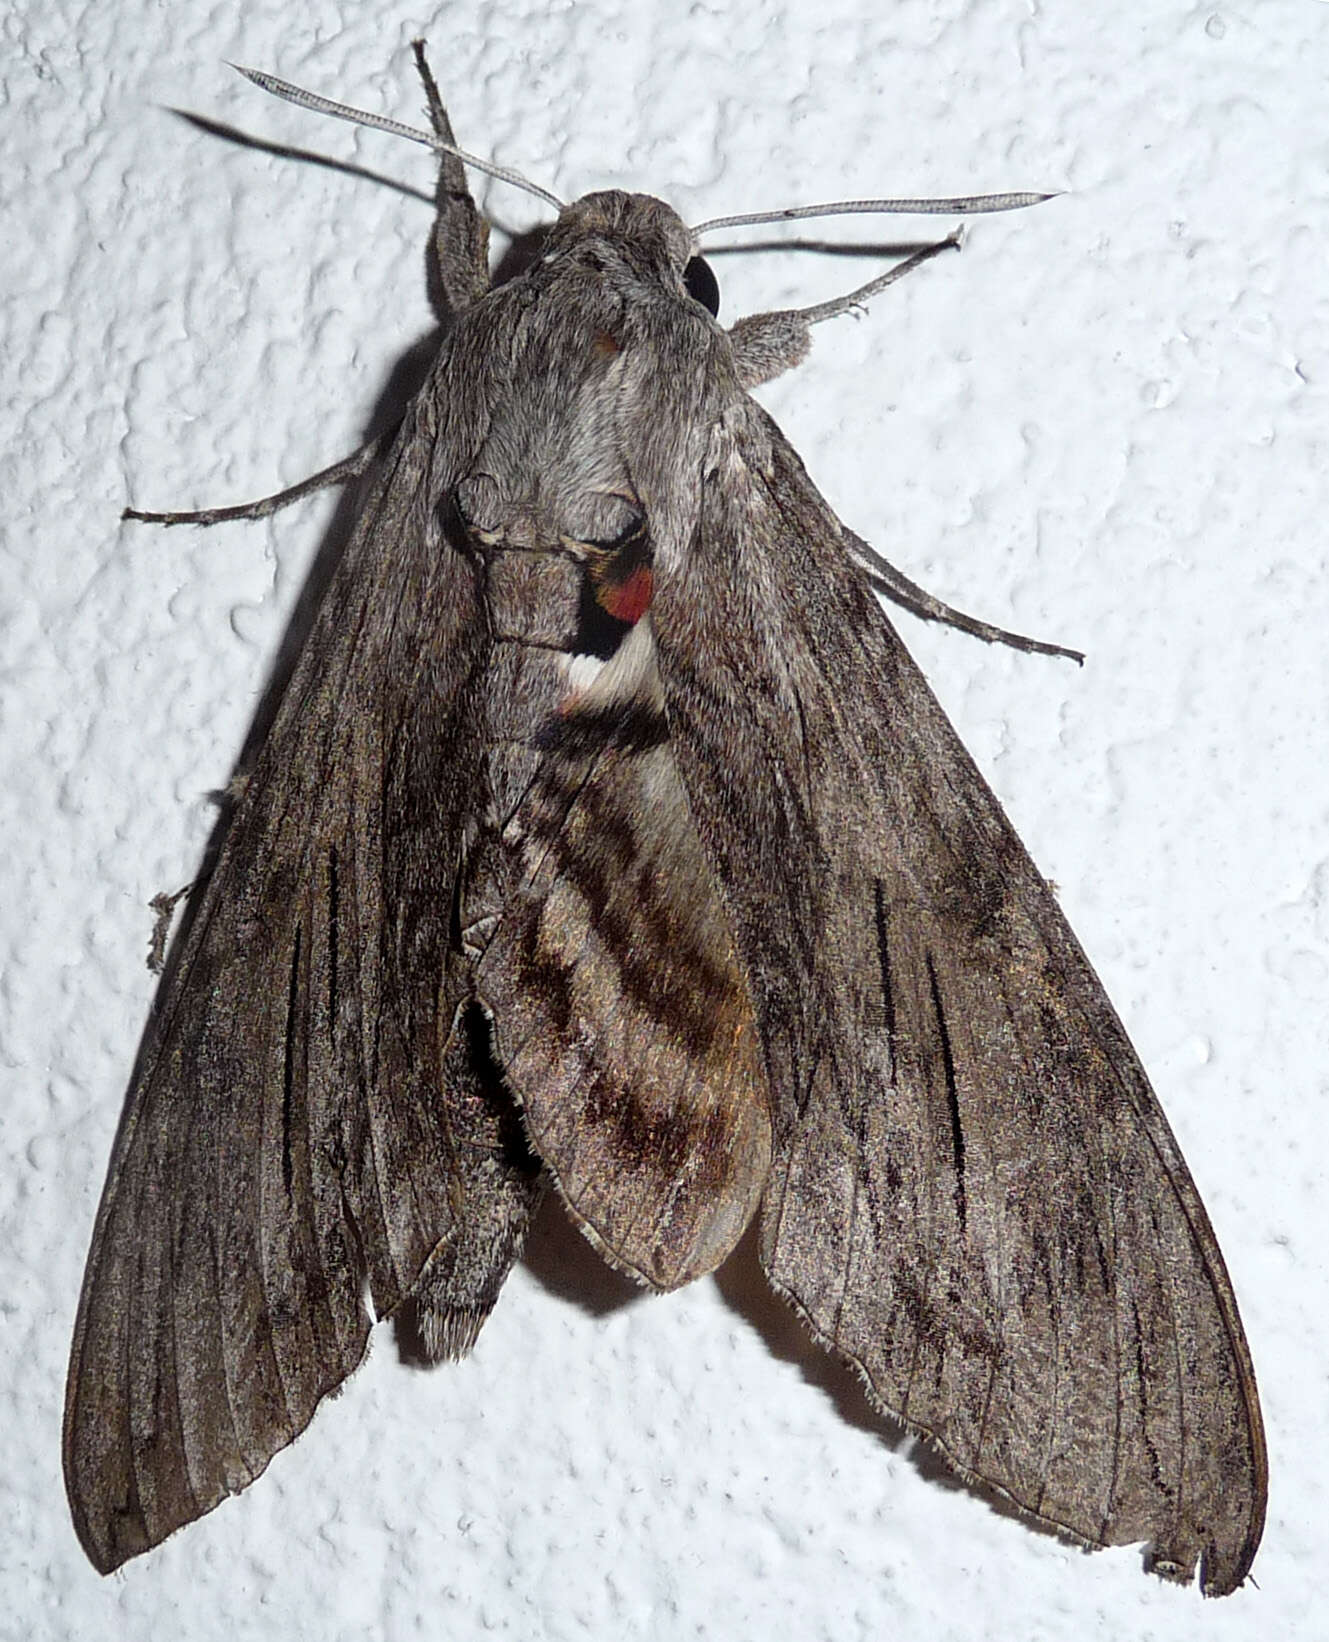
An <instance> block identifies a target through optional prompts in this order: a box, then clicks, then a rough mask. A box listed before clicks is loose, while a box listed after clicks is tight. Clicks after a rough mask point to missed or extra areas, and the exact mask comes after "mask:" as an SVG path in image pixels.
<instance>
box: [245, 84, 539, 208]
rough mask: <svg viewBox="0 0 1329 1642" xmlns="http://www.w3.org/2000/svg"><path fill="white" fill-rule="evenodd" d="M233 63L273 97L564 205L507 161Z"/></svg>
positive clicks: (537, 197)
mask: <svg viewBox="0 0 1329 1642" xmlns="http://www.w3.org/2000/svg"><path fill="white" fill-rule="evenodd" d="M230 67H231V68H233V69H234V70H235V71H236V73H237V74H243V75H244V77H245V79H246V80H252V81H253V83H254V84H255V85H256V86H259V87H261V89H262V90H264V91H270V92H271V93H272V95H273V96H274V97H281V98H282V99H283V100H284V101H286V102H288V103H294V104H295V105H296V107H297V108H308V109H310V110H312V111H313V112H314V113H315V114H331V115H332V117H333V118H334V119H336V120H349V121H350V123H351V124H352V125H363V126H368V127H369V129H370V130H371V131H386V132H387V133H388V135H389V136H392V137H405V138H406V139H407V140H408V141H410V142H413V143H423V144H424V146H425V147H426V148H432V149H433V150H434V152H435V153H436V154H452V155H454V156H455V157H456V158H457V159H459V160H460V161H461V162H462V164H463V165H472V166H474V167H475V169H476V170H477V171H483V172H485V173H486V175H488V176H490V177H496V178H497V179H498V180H499V182H507V183H511V184H512V186H513V187H514V188H523V189H525V190H526V192H527V193H528V194H534V195H535V197H536V199H538V200H543V201H544V202H545V204H546V205H552V206H553V208H554V209H555V211H561V210H562V209H563V201H562V200H561V199H559V197H558V195H557V194H551V193H550V192H549V190H548V189H547V188H541V187H540V185H539V183H536V182H531V181H529V180H528V179H527V178H526V177H523V176H522V174H521V172H520V171H513V170H511V169H510V168H509V167H508V166H506V165H497V164H495V162H494V161H493V160H482V159H481V158H480V157H479V156H478V155H477V154H468V153H467V152H466V151H465V149H462V148H457V147H454V145H453V144H452V143H445V142H444V141H442V139H441V138H439V137H436V136H435V135H434V134H433V132H432V131H417V130H416V129H415V127H414V126H410V125H403V124H402V122H401V121H400V120H390V119H388V117H387V116H386V115H385V114H366V113H365V112H364V111H363V110H362V109H359V108H351V107H349V106H348V105H347V104H346V103H334V102H333V101H332V99H331V98H330V97H320V96H319V95H318V93H317V92H314V91H304V90H302V89H301V88H300V87H299V86H293V85H291V84H290V83H289V82H288V81H286V80H279V79H278V78H277V76H276V75H275V74H267V73H265V72H264V71H263V70H262V69H261V68H244V67H243V66H242V65H241V64H239V63H232V64H230Z"/></svg>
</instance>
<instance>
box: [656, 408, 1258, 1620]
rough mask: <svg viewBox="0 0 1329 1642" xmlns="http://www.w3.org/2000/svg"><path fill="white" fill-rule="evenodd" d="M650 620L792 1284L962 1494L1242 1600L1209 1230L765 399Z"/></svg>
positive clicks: (717, 456)
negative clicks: (724, 932)
mask: <svg viewBox="0 0 1329 1642" xmlns="http://www.w3.org/2000/svg"><path fill="white" fill-rule="evenodd" d="M679 516H680V518H681V519H682V520H683V522H684V524H685V525H686V524H687V522H688V521H687V518H686V514H685V512H684V511H682V510H681V509H680V514H679ZM652 616H653V620H654V624H655V628H656V635H657V642H658V651H659V670H660V677H661V681H662V686H663V693H664V701H665V710H666V715H667V719H668V723H669V728H670V735H671V743H672V747H673V750H674V755H675V757H676V759H677V761H678V767H679V770H680V772H681V775H682V778H683V784H684V787H685V789H686V793H687V798H688V804H689V807H690V810H691V813H692V815H693V817H694V818H695V821H696V824H697V827H698V829H699V831H700V835H701V839H702V842H703V845H704V849H705V853H706V856H707V859H708V861H709V862H710V864H711V866H712V868H713V871H714V873H715V876H716V878H717V880H718V881H719V883H720V886H721V889H722V893H723V897H724V900H725V902H726V903H727V905H728V908H729V910H730V913H731V915H732V918H733V925H734V929H735V939H736V945H737V948H738V952H739V954H740V957H741V959H742V962H743V965H744V968H745V971H746V974H747V978H748V982H749V985H750V987H751V991H752V997H753V1002H754V1005H755V1009H756V1014H757V1019H758V1022H759V1026H760V1030H761V1034H762V1040H763V1044H764V1049H765V1055H766V1062H767V1066H768V1069H769V1074H770V1078H771V1084H772V1097H773V1101H774V1107H775V1136H774V1157H775V1161H774V1164H773V1168H772V1175H771V1181H770V1185H769V1188H768V1190H767V1192H766V1195H765V1199H764V1202H763V1208H762V1241H761V1257H762V1260H763V1263H764V1265H765V1267H766V1270H767V1273H768V1275H769V1277H770V1279H771V1282H772V1283H773V1284H774V1286H775V1287H776V1289H778V1290H779V1291H780V1292H781V1293H782V1294H784V1295H785V1296H786V1297H787V1298H788V1299H789V1300H791V1301H792V1303H793V1304H794V1305H795V1307H796V1308H797V1310H798V1311H799V1312H800V1313H801V1314H802V1315H803V1317H804V1318H805V1319H806V1320H807V1322H808V1323H809V1325H810V1326H811V1328H812V1330H813V1331H814V1333H815V1334H816V1336H817V1338H818V1339H819V1340H821V1341H822V1342H823V1344H825V1345H826V1346H828V1347H829V1348H831V1349H833V1350H835V1351H836V1352H838V1353H839V1354H840V1355H841V1356H843V1357H844V1358H846V1359H847V1360H848V1361H850V1362H851V1363H853V1364H855V1365H856V1366H857V1367H858V1368H859V1369H860V1370H861V1371H862V1373H863V1374H864V1375H865V1377H866V1379H867V1381H868V1383H869V1385H870V1387H871V1388H872V1391H873V1394H874V1395H875V1397H876V1398H877V1399H878V1400H879V1401H880V1402H881V1404H882V1405H883V1406H884V1407H885V1408H886V1409H887V1410H889V1411H890V1412H891V1413H892V1414H894V1415H896V1416H897V1417H899V1418H900V1419H902V1420H903V1421H905V1422H906V1423H907V1424H908V1425H909V1426H910V1427H911V1428H912V1429H914V1430H916V1431H921V1432H924V1433H926V1434H927V1435H928V1436H929V1437H931V1438H932V1439H933V1440H934V1441H935V1442H936V1443H937V1445H938V1446H939V1447H940V1448H941V1450H942V1451H943V1452H944V1453H945V1454H946V1456H947V1457H948V1458H949V1459H950V1461H951V1462H952V1463H953V1464H954V1466H955V1467H956V1469H957V1470H958V1471H960V1472H961V1473H962V1474H964V1475H965V1476H968V1477H971V1478H979V1479H982V1480H983V1481H984V1482H986V1483H988V1484H991V1485H993V1486H994V1487H996V1488H997V1489H999V1490H1000V1491H1001V1492H1003V1493H1004V1494H1005V1495H1007V1496H1008V1497H1009V1498H1010V1499H1011V1500H1012V1501H1014V1502H1015V1503H1016V1504H1017V1505H1018V1506H1020V1507H1021V1508H1022V1509H1023V1510H1025V1511H1027V1512H1029V1513H1031V1514H1032V1515H1034V1516H1036V1517H1038V1518H1040V1519H1042V1520H1043V1521H1044V1522H1046V1523H1049V1524H1051V1525H1054V1526H1055V1527H1057V1528H1059V1529H1062V1530H1065V1531H1067V1532H1068V1533H1070V1534H1072V1535H1074V1536H1076V1537H1077V1538H1079V1539H1081V1540H1084V1541H1087V1542H1090V1543H1100V1544H1117V1543H1123V1542H1130V1541H1138V1540H1150V1541H1152V1542H1153V1546H1154V1558H1155V1566H1156V1567H1159V1568H1160V1569H1161V1570H1162V1571H1166V1572H1173V1573H1175V1574H1177V1575H1179V1576H1181V1577H1189V1576H1190V1574H1191V1573H1192V1571H1193V1570H1194V1567H1195V1563H1196V1560H1197V1558H1202V1559H1203V1562H1202V1571H1201V1577H1202V1580H1203V1582H1204V1585H1205V1588H1206V1590H1208V1591H1210V1592H1213V1593H1220V1592H1224V1591H1228V1590H1231V1589H1232V1588H1234V1587H1235V1586H1236V1585H1237V1584H1238V1583H1240V1581H1241V1579H1242V1578H1243V1577H1244V1575H1245V1573H1246V1571H1247V1569H1248V1568H1249V1566H1250V1562H1251V1559H1252V1557H1253V1555H1254V1551H1255V1547H1256V1545H1257V1543H1258V1540H1259V1536H1260V1530H1261V1525H1262V1521H1263V1511H1264V1490H1265V1456H1264V1447H1263V1436H1262V1430H1261V1422H1260V1414H1259V1408H1258V1403H1257V1400H1256V1393H1255V1385H1254V1379H1253V1375H1252V1370H1251V1364H1250V1359H1249V1355H1248V1353H1247V1348H1246V1343H1245V1340H1244V1338H1243V1335H1242V1330H1241V1324H1240V1321H1239V1319H1238V1315H1237V1309H1236V1304H1235V1301H1234V1298H1233V1295H1232V1291H1231V1288H1230V1285H1229V1282H1228V1277H1227V1274H1226V1272H1225V1270H1224V1266H1223V1261H1222V1257H1221V1255H1220V1253H1219V1250H1218V1247H1217V1244H1216V1242H1215V1239H1214V1236H1213V1232H1212V1230H1211V1229H1210V1226H1209V1222H1208V1219H1207V1217H1206V1215H1205V1211H1204V1209H1203V1207H1202V1205H1201V1203H1200V1200H1199V1197H1198V1195H1197V1193H1196V1190H1195V1187H1194V1185H1193V1183H1192V1181H1191V1178H1190V1175H1189V1174H1188V1172H1187V1169H1186V1166H1185V1163H1184V1162H1183V1160H1182V1158H1181V1155H1180V1153H1179V1151H1178V1148H1177V1145H1176V1142H1175V1141H1174V1139H1173V1137H1172V1134H1171V1132H1170V1131H1169V1129H1168V1126H1167V1123H1166V1121H1165V1119H1164V1117H1163V1114H1162V1112H1161V1110H1160V1108H1159V1106H1158V1103H1157V1100H1156V1098H1155V1096H1154V1094H1153V1092H1152V1090H1151V1089H1150V1087H1149V1084H1148V1081H1147V1079H1146V1077H1145V1074H1144V1071H1143V1069H1142V1068H1141V1066H1140V1063H1139V1061H1138V1059H1137V1058H1136V1056H1135V1054H1134V1051H1133V1050H1132V1048H1131V1046H1130V1044H1129V1042H1128V1040H1127V1038H1126V1036H1125V1033H1124V1031H1123V1029H1122V1027H1121V1024H1120V1022H1119V1021H1118V1019H1117V1016H1116V1015H1115V1013H1114V1012H1113V1010H1112V1007H1111V1005H1110V1004H1109V1002H1108V1000H1107V998H1106V997H1105V995H1104V993H1103V991H1102V988H1101V985H1100V983H1099V982H1098V980H1097V978H1096V977H1095V975H1094V973H1093V971H1092V969H1091V968H1090V966H1089V964H1088V962H1087V960H1086V959H1085V957H1084V955H1083V953H1082V952H1081V950H1080V947H1079V946H1078V944H1077V943H1076V941H1075V938H1074V936H1073V935H1072V934H1071V932H1070V930H1069V928H1068V927H1067V925H1066V922H1065V920H1064V919H1063V917H1062V915H1061V913H1060V911H1059V910H1058V907H1057V904H1056V902H1055V900H1054V898H1053V896H1052V895H1051V893H1050V892H1049V890H1048V887H1047V885H1046V884H1045V882H1044V880H1043V879H1042V878H1041V877H1040V876H1039V874H1038V872H1037V870H1036V869H1035V867H1034V866H1033V864H1032V862H1031V861H1030V860H1029V857H1028V856H1027V854H1026V853H1025V851H1024V849H1023V847H1022V846H1021V844H1020V842H1019V840H1018V839H1017V838H1016V836H1015V834H1014V832H1013V831H1012V829H1011V826H1010V824H1009V822H1008V821H1007V820H1006V817H1005V816H1004V814H1003V813H1002V811H1001V808H1000V806H999V805H998V804H997V801H996V800H995V798H994V797H993V795H992V793H991V792H990V790H989V789H988V787H987V786H986V784H985V783H984V781H983V780H982V778H981V776H980V775H979V774H978V772H977V770H976V769H975V767H974V765H973V763H972V761H971V760H970V758H969V757H968V755H967V754H966V753H965V751H964V749H963V747H962V746H961V744H960V742H959V740H958V738H957V737H956V735H955V733H954V731H953V730H952V729H951V727H950V725H949V723H948V722H947V720H946V718H945V716H944V715H943V714H942V712H941V710H940V708H939V707H938V705H937V703H936V701H935V699H934V698H933V696H932V695H931V693H930V692H929V690H928V688H927V686H926V684H925V683H924V681H923V679H922V677H921V675H920V674H919V672H918V670H917V668H916V667H915V666H914V664H913V662H912V661H911V660H910V658H909V656H908V655H907V653H906V652H905V650H904V648H903V646H902V645H901V644H900V641H899V639H898V638H897V637H896V635H895V633H894V631H893V630H892V628H891V627H890V625H889V623H888V622H887V621H886V619H885V617H884V616H883V614H882V612H881V610H880V609H879V607H878V605H877V603H876V601H875V600H874V599H873V597H872V596H871V594H870V592H869V590H868V587H867V584H866V582H865V581H864V580H863V578H862V577H861V576H860V575H859V574H858V572H857V571H856V570H855V569H853V567H852V566H851V565H850V564H849V563H848V561H847V558H846V556H845V554H844V552H843V550H842V547H841V544H840V540H839V526H838V524H837V522H836V521H835V519H834V518H833V516H832V515H831V513H830V512H829V510H828V509H827V508H826V506H825V504H824V502H823V501H822V500H821V498H820V497H819V496H818V495H817V493H816V491H815V490H814V489H813V487H812V485H811V483H810V482H809V480H808V479H807V476H806V474H805V473H804V471H803V469H802V466H801V464H800V463H799V461H798V458H797V456H796V455H795V454H794V452H793V451H792V450H791V449H790V448H789V446H788V445H787V443H786V442H785V441H784V440H783V438H782V437H781V436H780V434H779V433H778V431H777V430H776V429H775V428H774V426H773V424H771V423H769V421H768V420H766V419H765V418H764V417H763V416H762V413H761V412H760V411H758V410H757V409H756V407H755V406H753V405H752V404H751V403H750V402H748V401H739V400H736V401H735V402H734V403H733V404H732V405H731V406H730V408H729V409H728V410H727V411H725V412H724V413H723V414H722V415H720V416H719V417H718V418H717V419H715V420H714V422H713V424H712V431H711V437H710V445H709V449H708V450H707V452H706V454H705V457H704V460H703V464H702V472H701V475H700V505H699V510H698V511H696V512H694V515H693V523H692V534H691V535H690V536H681V537H679V538H678V539H677V540H675V541H672V542H671V541H664V542H661V543H658V544H657V557H656V596H655V602H654V605H653V608H652Z"/></svg>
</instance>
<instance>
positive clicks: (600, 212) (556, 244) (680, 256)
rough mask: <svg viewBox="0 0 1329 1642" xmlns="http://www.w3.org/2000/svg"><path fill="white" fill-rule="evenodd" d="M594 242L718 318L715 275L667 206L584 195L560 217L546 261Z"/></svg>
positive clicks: (618, 195)
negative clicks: (615, 249)
mask: <svg viewBox="0 0 1329 1642" xmlns="http://www.w3.org/2000/svg"><path fill="white" fill-rule="evenodd" d="M591 239H598V240H608V241H610V242H611V243H613V244H614V245H616V246H617V247H618V248H619V250H620V252H621V253H622V254H623V255H624V257H625V259H626V260H627V262H628V263H629V265H630V266H631V267H632V268H633V269H634V271H637V272H640V273H655V274H657V275H659V276H662V277H663V278H664V279H665V280H666V281H667V283H669V284H671V285H672V286H673V287H674V288H675V289H676V290H678V291H679V292H680V293H681V294H682V295H684V296H687V297H689V298H690V299H691V300H692V301H694V302H699V303H700V304H701V306H702V307H703V308H705V309H706V311H707V312H708V313H709V314H711V316H712V317H714V316H715V314H716V313H718V311H719V307H720V288H719V285H718V284H717V283H716V279H715V275H714V274H713V273H712V272H711V269H710V267H709V266H708V265H707V263H706V262H705V261H704V260H703V259H702V257H701V256H700V255H699V254H698V251H697V242H696V238H695V236H694V235H693V233H692V230H691V229H690V228H689V227H688V225H687V224H686V223H685V222H684V221H683V219H682V218H681V217H680V216H679V214H678V212H677V211H675V210H674V209H673V207H672V206H668V205H666V204H665V202H664V201H663V200H658V199H656V198H655V197H654V196H653V195H651V194H627V193H623V192H622V191H620V190H618V189H606V190H604V191H603V192H600V193H596V194H584V195H583V196H582V198H581V199H579V200H574V201H573V202H572V204H571V205H568V206H565V207H564V208H563V210H562V211H561V212H560V213H559V218H558V221H557V222H556V223H555V224H554V226H553V228H552V229H551V230H550V233H549V238H548V240H547V241H546V250H545V255H546V257H556V256H558V255H560V254H561V253H563V252H566V251H569V250H572V249H573V248H574V247H576V246H578V245H582V244H584V243H585V242H586V241H587V240H591Z"/></svg>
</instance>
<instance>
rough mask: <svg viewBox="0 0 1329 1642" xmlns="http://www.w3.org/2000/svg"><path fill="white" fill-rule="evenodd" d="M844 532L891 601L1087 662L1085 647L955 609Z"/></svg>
mask: <svg viewBox="0 0 1329 1642" xmlns="http://www.w3.org/2000/svg"><path fill="white" fill-rule="evenodd" d="M842 528H843V527H842ZM844 536H845V543H846V545H847V547H848V548H849V556H850V557H851V558H852V559H853V560H854V562H855V563H856V564H857V565H858V567H859V569H860V570H862V571H863V572H864V574H865V575H866V576H867V578H868V580H869V581H870V582H871V583H872V585H873V586H874V587H875V588H876V589H877V591H878V592H879V593H884V594H885V595H886V597H887V598H888V599H889V600H890V601H891V603H892V604H898V605H899V606H900V608H901V609H902V610H908V611H909V612H910V614H911V615H914V616H918V617H920V618H921V619H922V620H923V621H939V622H944V623H945V624H946V626H947V627H954V628H956V629H957V630H958V631H959V632H961V633H969V634H971V635H972V636H973V637H974V638H976V639H983V640H984V641H985V642H986V643H988V644H1006V645H1009V646H1010V648H1011V649H1012V650H1024V651H1025V652H1027V653H1028V654H1030V655H1038V656H1065V657H1066V659H1067V660H1068V661H1074V662H1078V663H1079V665H1080V666H1081V667H1083V666H1084V654H1083V652H1082V651H1079V650H1068V649H1066V648H1065V647H1064V646H1063V645H1060V644H1048V643H1046V642H1045V641H1044V640H1042V639H1030V638H1025V637H1024V635H1023V634H1022V633H1010V632H1007V630H1006V629H1005V628H1004V627H994V626H993V625H992V623H991V622H986V621H979V619H978V617H977V616H967V615H966V614H965V613H964V611H963V610H956V609H955V608H954V606H953V605H949V604H944V603H943V602H942V600H940V599H939V598H937V597H936V596H935V595H934V594H932V593H929V592H928V591H927V589H926V588H923V587H920V586H919V585H918V583H917V582H911V581H910V580H909V578H908V576H906V575H905V574H904V572H903V571H902V570H897V569H896V568H895V566H894V565H893V564H892V563H891V562H890V560H889V559H884V558H883V557H882V556H881V554H880V553H878V552H877V551H876V549H875V548H872V547H869V546H868V544H867V543H866V542H865V541H864V540H863V538H862V537H861V536H859V535H857V534H856V533H855V532H854V531H852V530H849V529H847V528H845V531H844Z"/></svg>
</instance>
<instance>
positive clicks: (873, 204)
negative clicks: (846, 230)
mask: <svg viewBox="0 0 1329 1642" xmlns="http://www.w3.org/2000/svg"><path fill="white" fill-rule="evenodd" d="M1056 197H1057V196H1056V194H1055V193H1051V194H965V195H960V196H958V197H957V198H954V199H944V200H831V201H830V202H829V203H828V204H826V205H788V206H786V207H785V208H784V209H783V210H781V211H744V212H740V213H739V214H738V215H737V216H733V217H712V218H710V220H709V221H708V222H699V223H697V224H696V226H695V227H694V228H693V229H692V230H691V232H692V233H694V234H697V235H700V234H709V233H710V231H711V230H712V229H713V228H747V227H749V226H751V225H752V224H754V223H758V222H801V221H803V220H804V219H805V218H807V217H871V216H879V215H885V214H888V213H894V214H896V215H899V216H914V217H916V216H929V217H946V216H957V215H960V216H973V215H975V214H977V213H978V212H981V211H1022V210H1023V209H1024V207H1025V206H1026V205H1040V204H1041V203H1042V202H1043V201H1044V200H1051V199H1055V198H1056Z"/></svg>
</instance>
